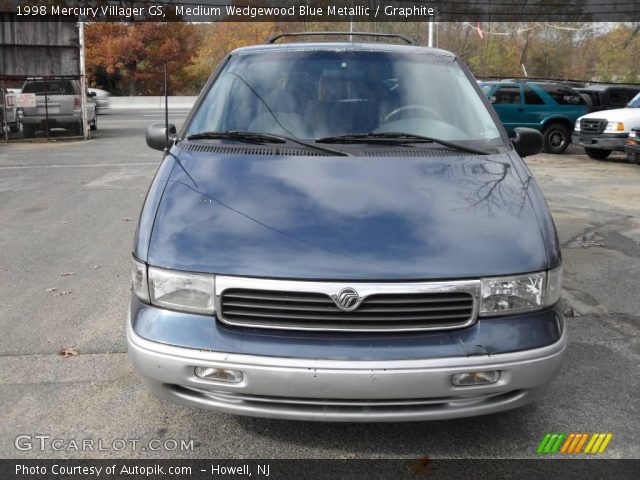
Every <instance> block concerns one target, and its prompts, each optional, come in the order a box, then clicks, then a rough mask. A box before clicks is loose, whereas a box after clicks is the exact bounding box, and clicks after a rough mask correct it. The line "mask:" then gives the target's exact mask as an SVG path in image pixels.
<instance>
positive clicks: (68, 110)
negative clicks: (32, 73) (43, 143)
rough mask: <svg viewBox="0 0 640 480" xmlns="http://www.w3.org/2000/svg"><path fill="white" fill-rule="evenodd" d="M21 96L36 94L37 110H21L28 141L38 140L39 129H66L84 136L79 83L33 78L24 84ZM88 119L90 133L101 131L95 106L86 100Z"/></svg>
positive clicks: (76, 81)
mask: <svg viewBox="0 0 640 480" xmlns="http://www.w3.org/2000/svg"><path fill="white" fill-rule="evenodd" d="M22 93H23V94H24V93H35V94H36V106H35V107H23V108H19V109H18V117H19V120H20V123H21V124H22V133H23V135H24V137H25V138H31V137H33V136H35V134H36V132H37V131H38V130H40V129H46V128H47V127H48V128H49V129H52V128H66V129H67V130H69V131H70V132H72V133H73V134H76V135H82V109H81V94H82V92H81V89H80V82H79V81H78V80H73V79H66V78H60V79H46V80H44V79H41V78H32V79H28V80H26V81H25V83H24V85H23V86H22ZM85 100H86V101H85V105H86V111H87V119H88V122H89V126H90V128H91V130H95V129H97V127H98V124H97V120H96V105H95V103H94V102H92V101H89V99H88V97H85Z"/></svg>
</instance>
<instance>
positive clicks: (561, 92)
mask: <svg viewBox="0 0 640 480" xmlns="http://www.w3.org/2000/svg"><path fill="white" fill-rule="evenodd" d="M538 86H539V87H540V88H541V89H542V90H544V91H545V92H547V94H548V95H549V96H550V97H551V98H553V99H554V100H555V101H556V103H559V104H560V105H586V102H585V101H584V98H582V97H581V96H580V94H578V92H576V91H575V90H573V89H571V88H569V87H565V86H563V85H554V84H550V83H543V84H540V85H538Z"/></svg>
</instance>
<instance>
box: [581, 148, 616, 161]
mask: <svg viewBox="0 0 640 480" xmlns="http://www.w3.org/2000/svg"><path fill="white" fill-rule="evenodd" d="M584 152H585V153H586V154H587V155H588V156H589V158H593V159H594V160H605V159H606V158H607V157H608V156H609V154H610V153H611V150H602V149H600V148H587V147H584Z"/></svg>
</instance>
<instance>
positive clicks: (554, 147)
mask: <svg viewBox="0 0 640 480" xmlns="http://www.w3.org/2000/svg"><path fill="white" fill-rule="evenodd" d="M542 137H543V140H544V143H543V150H544V152H545V153H555V154H558V153H562V152H564V151H565V150H566V149H567V147H568V146H569V144H570V143H571V132H570V131H569V129H568V128H567V127H565V126H564V125H563V124H561V123H550V124H549V125H547V126H546V127H544V130H543V131H542Z"/></svg>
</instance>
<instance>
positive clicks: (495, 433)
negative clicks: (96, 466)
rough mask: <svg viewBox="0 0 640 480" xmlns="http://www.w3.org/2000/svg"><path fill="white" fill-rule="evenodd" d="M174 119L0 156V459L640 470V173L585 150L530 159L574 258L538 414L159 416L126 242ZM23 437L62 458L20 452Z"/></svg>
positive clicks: (116, 117) (110, 119)
mask: <svg viewBox="0 0 640 480" xmlns="http://www.w3.org/2000/svg"><path fill="white" fill-rule="evenodd" d="M186 113H187V112H186V111H178V110H174V111H172V112H171V113H170V121H172V122H174V123H176V124H180V123H182V121H184V118H185V116H186ZM163 118H164V117H163V113H162V112H161V111H157V110H127V111H111V112H107V113H105V114H103V115H100V116H99V117H98V120H99V122H98V124H99V129H98V131H97V132H93V133H94V135H93V136H94V138H93V139H91V140H88V141H58V142H48V143H43V142H35V143H19V144H8V145H7V144H1V143H0V285H1V288H0V329H1V331H2V335H0V404H1V405H2V406H3V409H2V412H1V413H0V457H3V458H39V457H42V458H44V457H46V458H62V457H73V458H83V457H86V458H96V457H105V458H125V457H137V458H159V457H173V458H361V457H362V458H386V457H403V458H415V457H418V456H421V455H429V456H431V457H435V458H445V457H446V458H465V457H466V458H471V457H496V458H523V457H535V456H536V454H535V450H536V447H537V445H538V443H539V442H540V440H541V439H542V437H543V436H544V435H545V434H546V433H547V432H611V433H613V435H614V437H613V440H612V441H611V443H610V445H609V447H608V449H607V451H606V453H605V454H604V456H606V457H609V458H640V435H639V434H638V428H637V419H638V416H639V414H640V395H639V393H640V381H639V380H638V375H637V372H638V368H639V367H640V340H639V339H640V337H639V332H640V313H639V312H640V167H639V166H636V165H630V164H627V163H626V162H624V160H623V157H622V156H619V155H618V156H615V155H612V157H611V159H610V160H609V161H606V162H599V161H596V160H591V159H589V158H588V157H586V156H585V155H584V152H582V151H581V150H580V149H578V148H575V147H570V148H569V150H568V152H567V153H566V154H564V155H538V156H536V157H532V158H530V159H527V163H528V165H529V166H530V168H531V170H532V171H533V173H534V175H535V177H536V179H537V181H538V183H539V184H540V186H541V187H542V190H543V191H544V193H545V195H546V198H547V201H548V203H549V205H550V207H551V210H552V213H553V215H554V218H555V221H556V225H557V228H558V233H559V236H560V242H561V244H562V246H563V254H564V261H565V264H564V265H565V266H564V272H565V274H564V301H565V303H566V305H565V307H564V308H565V310H566V313H567V315H568V316H567V325H568V330H569V335H570V340H569V347H568V356H567V362H566V364H565V366H564V368H563V370H562V373H561V374H560V376H559V377H558V378H556V379H555V381H554V382H553V383H552V385H551V387H550V389H549V391H548V393H547V395H546V397H545V399H544V400H543V401H542V402H540V403H538V404H536V405H532V406H529V407H526V408H523V409H520V410H514V411H510V412H505V413H502V414H497V415H491V416H485V417H477V418H470V419H462V420H449V421H435V422H427V423H413V424H401V423H399V424H337V423H334V424H326V423H307V422H287V421H276V420H266V419H253V418H243V417H233V416H229V415H225V414H219V413H215V412H210V411H203V410H194V409H190V408H186V407H182V406H179V405H174V404H171V403H166V402H163V401H160V400H157V399H155V398H154V397H152V396H151V395H150V394H148V393H147V392H146V391H145V389H144V388H143V387H142V385H141V384H140V382H139V380H138V378H137V377H136V375H135V374H134V372H133V370H132V368H131V367H130V365H129V362H128V360H127V354H126V346H125V330H124V321H125V312H126V309H127V302H128V297H129V287H130V273H129V259H130V252H131V245H132V238H133V234H134V230H135V227H136V220H137V216H138V213H139V210H140V207H141V205H142V202H143V200H144V195H145V193H146V190H147V188H148V186H149V183H150V182H151V179H152V177H153V174H154V172H155V170H156V168H157V166H158V165H159V163H160V161H161V153H160V152H157V151H154V150H151V149H149V148H148V147H147V146H146V144H145V140H144V129H145V127H146V125H148V124H149V123H153V122H161V121H163ZM470 241H473V239H470ZM65 349H66V355H67V356H63V355H61V354H60V353H61V352H62V351H63V350H65ZM75 353H78V355H75ZM19 435H27V436H31V437H33V436H34V435H44V436H49V437H50V439H61V440H62V442H58V443H57V445H58V446H59V447H62V449H61V450H59V451H55V450H52V449H51V448H50V444H49V443H47V442H49V441H50V440H46V441H45V444H46V445H45V448H44V449H42V448H40V446H41V445H40V441H39V440H38V441H35V440H34V441H33V442H32V443H33V446H32V448H26V447H24V445H26V444H25V443H22V445H23V448H25V449H24V450H19V449H16V446H15V439H16V437H17V436H19ZM70 439H75V441H76V442H81V441H83V440H87V439H90V440H94V441H95V443H94V445H93V446H94V448H93V449H84V450H83V449H82V448H80V449H75V448H73V447H71V448H69V444H70V443H71V442H70ZM115 440H124V441H125V442H126V447H125V448H122V449H120V446H121V445H122V442H114V441H115ZM132 440H134V441H132ZM151 441H153V443H152V445H150V442H151ZM174 441H175V442H174ZM181 441H185V442H184V443H185V445H186V447H185V448H184V449H182V448H180V443H181ZM191 441H193V442H192V443H190V442H191ZM98 442H100V444H101V445H102V447H104V449H101V450H98V448H97V444H98ZM134 444H135V447H134ZM175 444H177V446H175ZM47 445H49V447H47ZM114 446H117V448H114ZM158 447H159V448H158Z"/></svg>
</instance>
